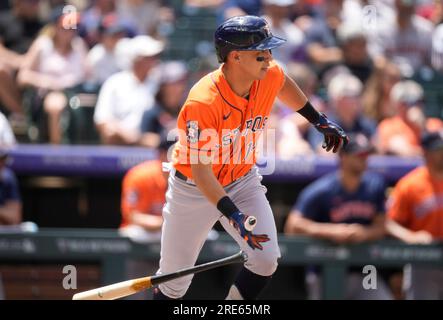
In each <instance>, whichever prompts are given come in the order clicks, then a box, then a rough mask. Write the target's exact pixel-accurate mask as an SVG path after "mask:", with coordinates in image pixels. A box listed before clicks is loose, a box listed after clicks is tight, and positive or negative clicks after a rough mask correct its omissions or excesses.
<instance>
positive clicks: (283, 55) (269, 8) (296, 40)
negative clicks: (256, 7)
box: [263, 0, 306, 65]
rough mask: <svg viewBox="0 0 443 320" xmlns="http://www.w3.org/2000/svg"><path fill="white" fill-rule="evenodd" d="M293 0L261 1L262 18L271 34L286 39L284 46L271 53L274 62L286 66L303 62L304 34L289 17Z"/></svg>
mask: <svg viewBox="0 0 443 320" xmlns="http://www.w3.org/2000/svg"><path fill="white" fill-rule="evenodd" d="M294 3H295V0H263V4H264V9H263V11H264V14H265V15H264V18H265V19H266V21H268V23H269V26H270V27H271V31H272V34H274V35H276V36H277V37H281V38H283V39H286V43H285V45H284V46H282V47H280V48H277V49H275V50H273V51H272V55H273V57H274V59H275V60H278V61H280V62H282V64H284V65H285V64H287V63H289V62H290V61H293V60H294V61H295V60H298V61H305V60H306V58H305V52H304V49H303V45H304V38H305V36H304V34H303V32H302V31H301V30H300V29H299V28H298V27H297V26H296V25H295V24H294V23H292V21H291V20H289V17H290V15H291V10H290V9H291V6H293V5H294Z"/></svg>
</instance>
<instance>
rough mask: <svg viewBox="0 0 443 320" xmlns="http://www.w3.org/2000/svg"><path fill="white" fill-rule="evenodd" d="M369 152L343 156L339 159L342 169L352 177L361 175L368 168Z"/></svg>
mask: <svg viewBox="0 0 443 320" xmlns="http://www.w3.org/2000/svg"><path fill="white" fill-rule="evenodd" d="M369 155H370V154H369V152H362V153H357V154H343V155H342V157H341V164H342V168H343V170H345V171H348V172H350V173H352V174H354V175H360V174H363V173H364V172H365V170H366V168H367V166H368V157H369Z"/></svg>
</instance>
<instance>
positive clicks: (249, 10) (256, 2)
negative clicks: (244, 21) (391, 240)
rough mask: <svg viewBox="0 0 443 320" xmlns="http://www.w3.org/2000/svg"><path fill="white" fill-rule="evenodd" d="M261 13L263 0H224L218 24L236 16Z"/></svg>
mask: <svg viewBox="0 0 443 320" xmlns="http://www.w3.org/2000/svg"><path fill="white" fill-rule="evenodd" d="M261 14H262V0H224V3H223V4H222V5H221V6H220V10H219V12H218V15H217V24H220V23H222V22H223V21H225V20H227V19H229V18H232V17H235V16H244V15H253V16H260V15H261Z"/></svg>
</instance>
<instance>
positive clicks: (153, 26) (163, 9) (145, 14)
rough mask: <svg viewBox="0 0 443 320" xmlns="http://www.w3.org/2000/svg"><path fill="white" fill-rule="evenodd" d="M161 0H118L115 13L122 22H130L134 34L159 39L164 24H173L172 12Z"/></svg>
mask: <svg viewBox="0 0 443 320" xmlns="http://www.w3.org/2000/svg"><path fill="white" fill-rule="evenodd" d="M163 2H164V1H161V0H149V1H146V0H119V1H117V3H116V4H117V12H118V14H119V16H120V17H121V19H123V20H124V21H131V22H132V24H133V25H134V27H135V32H136V34H143V35H149V36H152V37H154V38H159V37H160V38H161V36H162V30H160V29H161V27H162V26H163V25H164V23H173V21H174V19H175V17H174V11H173V10H172V9H171V8H169V7H167V6H164V5H162V3H163Z"/></svg>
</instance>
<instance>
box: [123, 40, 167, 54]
mask: <svg viewBox="0 0 443 320" xmlns="http://www.w3.org/2000/svg"><path fill="white" fill-rule="evenodd" d="M129 45H130V50H131V53H132V54H133V55H134V56H135V57H153V56H156V55H158V54H159V53H160V52H162V51H163V49H164V47H165V45H164V43H163V42H161V41H158V40H155V39H154V38H152V37H150V36H144V35H141V36H136V37H134V38H132V39H131V42H130V44H129Z"/></svg>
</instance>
